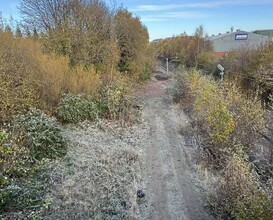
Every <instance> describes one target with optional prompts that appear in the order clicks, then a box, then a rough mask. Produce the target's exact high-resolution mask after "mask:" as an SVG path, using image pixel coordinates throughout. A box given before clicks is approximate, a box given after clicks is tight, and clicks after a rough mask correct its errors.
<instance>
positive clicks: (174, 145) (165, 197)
mask: <svg viewBox="0 0 273 220" xmlns="http://www.w3.org/2000/svg"><path fill="white" fill-rule="evenodd" d="M167 83H169V82H164V83H162V82H156V81H154V82H153V83H150V84H148V85H147V86H148V88H145V90H146V92H145V95H144V96H139V97H140V101H141V102H142V103H143V106H144V108H143V116H144V120H145V121H146V122H147V124H148V126H149V127H150V134H149V137H148V138H147V139H148V140H147V141H146V145H145V149H144V155H145V156H144V159H143V160H144V161H143V176H144V183H143V184H144V190H145V193H146V197H145V199H144V201H142V203H141V205H140V210H141V219H143V220H144V219H147V220H148V219H149V220H150V219H156V220H159V219H162V220H168V219H170V220H176V219H179V220H183V219H185V220H187V219H190V220H199V219H200V220H206V219H214V218H213V217H212V216H211V215H210V214H208V212H207V210H206V209H205V207H204V200H203V196H202V195H201V193H200V191H199V190H198V186H197V185H198V181H197V180H196V179H195V178H196V177H195V176H194V175H192V172H193V170H192V168H191V165H190V164H191V159H190V158H191V155H190V152H189V150H188V149H187V147H186V145H185V141H184V137H183V136H182V135H180V134H179V131H180V129H181V127H182V126H187V123H188V122H187V121H188V119H187V117H186V116H185V115H184V113H183V112H182V111H181V110H179V109H177V108H176V107H175V106H174V105H172V103H171V101H170V98H169V97H168V96H167V95H166V94H165V93H164V86H165V85H166V84H167ZM149 87H150V88H149ZM149 89H152V90H153V91H152V92H150V93H149ZM155 90H158V91H155ZM149 94H150V95H149Z"/></svg>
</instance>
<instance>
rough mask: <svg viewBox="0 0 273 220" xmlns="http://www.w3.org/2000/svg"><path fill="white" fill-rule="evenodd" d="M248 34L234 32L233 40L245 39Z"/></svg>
mask: <svg viewBox="0 0 273 220" xmlns="http://www.w3.org/2000/svg"><path fill="white" fill-rule="evenodd" d="M247 38H248V34H235V40H247Z"/></svg>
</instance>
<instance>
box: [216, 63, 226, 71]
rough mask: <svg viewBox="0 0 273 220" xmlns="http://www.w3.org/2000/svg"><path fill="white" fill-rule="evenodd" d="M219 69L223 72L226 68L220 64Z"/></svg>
mask: <svg viewBox="0 0 273 220" xmlns="http://www.w3.org/2000/svg"><path fill="white" fill-rule="evenodd" d="M217 68H218V69H219V70H221V71H222V72H223V71H224V70H225V68H224V67H223V66H222V65H221V64H218V65H217Z"/></svg>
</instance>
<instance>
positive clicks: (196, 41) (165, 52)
mask: <svg viewBox="0 0 273 220" xmlns="http://www.w3.org/2000/svg"><path fill="white" fill-rule="evenodd" d="M153 47H154V48H155V49H156V50H157V54H158V57H159V58H164V59H165V58H169V60H170V61H171V62H175V63H177V65H185V66H187V67H200V68H204V67H208V66H209V65H208V63H210V62H212V61H213V60H214V56H213V54H212V47H211V45H210V43H209V42H207V41H205V34H204V27H203V26H202V25H201V26H199V27H198V28H196V31H195V33H194V35H193V36H188V35H186V34H185V33H184V34H181V35H179V36H174V37H171V38H167V39H163V40H160V41H159V42H157V43H154V44H153Z"/></svg>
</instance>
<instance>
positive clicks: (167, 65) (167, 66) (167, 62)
mask: <svg viewBox="0 0 273 220" xmlns="http://www.w3.org/2000/svg"><path fill="white" fill-rule="evenodd" d="M166 68H167V75H169V58H166Z"/></svg>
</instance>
